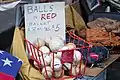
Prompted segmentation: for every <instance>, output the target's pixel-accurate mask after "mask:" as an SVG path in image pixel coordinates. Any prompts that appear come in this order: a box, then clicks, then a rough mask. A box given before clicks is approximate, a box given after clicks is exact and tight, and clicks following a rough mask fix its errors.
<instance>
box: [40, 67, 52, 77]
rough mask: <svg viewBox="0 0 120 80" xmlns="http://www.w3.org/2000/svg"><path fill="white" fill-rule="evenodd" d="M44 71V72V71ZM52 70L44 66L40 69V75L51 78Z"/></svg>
mask: <svg viewBox="0 0 120 80" xmlns="http://www.w3.org/2000/svg"><path fill="white" fill-rule="evenodd" d="M45 69H46V70H45ZM52 73H53V70H52V68H51V67H50V66H46V67H44V68H43V69H42V74H43V76H44V77H45V78H51V77H52Z"/></svg>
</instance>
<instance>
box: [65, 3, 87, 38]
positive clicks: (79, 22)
mask: <svg viewBox="0 0 120 80" xmlns="http://www.w3.org/2000/svg"><path fill="white" fill-rule="evenodd" d="M65 21H66V26H67V28H69V29H71V30H74V31H76V32H77V34H78V35H79V36H83V34H84V36H85V31H84V32H83V33H80V31H81V30H83V29H85V28H86V25H85V22H84V20H83V18H82V17H81V16H80V15H79V14H78V13H77V11H76V10H75V9H74V8H73V6H71V5H66V8H65Z"/></svg>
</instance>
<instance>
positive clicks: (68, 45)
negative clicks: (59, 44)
mask: <svg viewBox="0 0 120 80" xmlns="http://www.w3.org/2000/svg"><path fill="white" fill-rule="evenodd" d="M66 46H67V47H68V49H75V48H76V45H75V44H74V43H67V44H66Z"/></svg>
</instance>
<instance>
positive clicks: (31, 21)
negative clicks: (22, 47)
mask: <svg viewBox="0 0 120 80" xmlns="http://www.w3.org/2000/svg"><path fill="white" fill-rule="evenodd" d="M24 11H25V14H24V15H25V35H26V39H28V40H29V41H30V42H33V41H34V40H35V39H36V38H42V39H45V38H49V37H55V36H58V35H60V36H63V39H64V40H65V29H66V28H65V3H64V2H52V3H37V4H26V5H25V6H24Z"/></svg>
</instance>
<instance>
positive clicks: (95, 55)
mask: <svg viewBox="0 0 120 80" xmlns="http://www.w3.org/2000/svg"><path fill="white" fill-rule="evenodd" d="M90 57H92V58H93V59H96V60H98V57H99V55H97V54H96V53H90Z"/></svg>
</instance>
